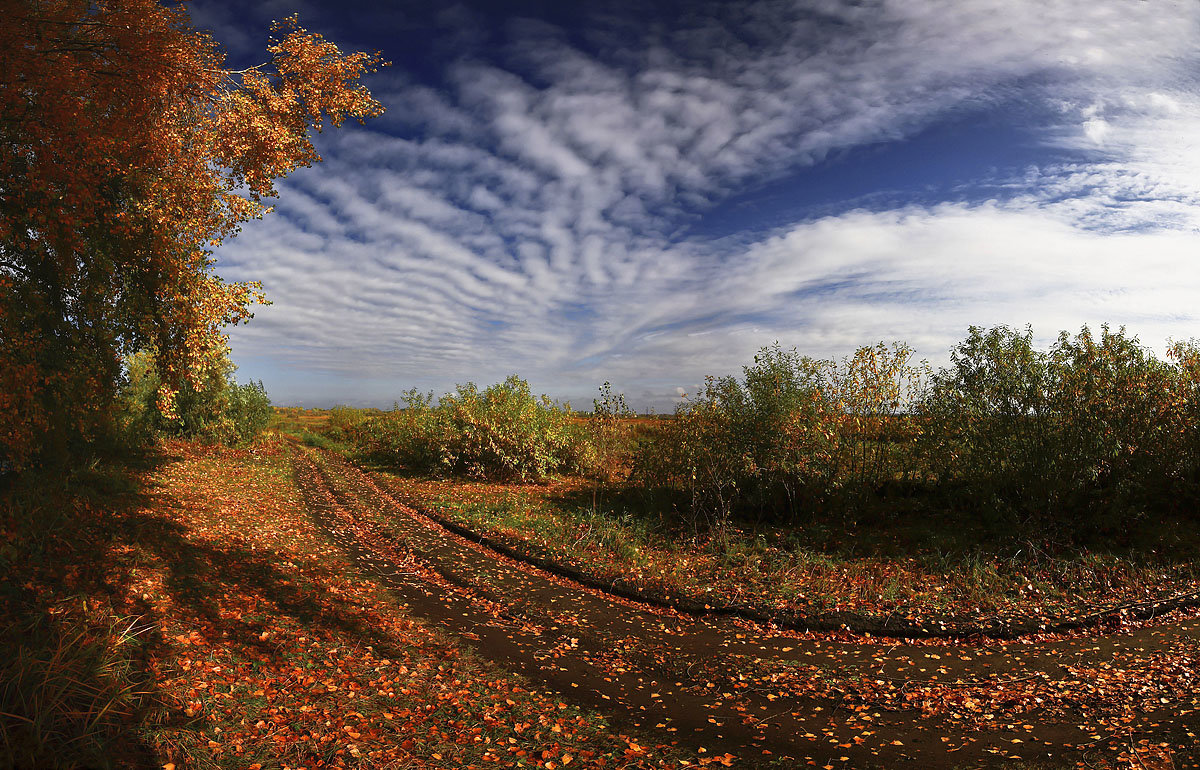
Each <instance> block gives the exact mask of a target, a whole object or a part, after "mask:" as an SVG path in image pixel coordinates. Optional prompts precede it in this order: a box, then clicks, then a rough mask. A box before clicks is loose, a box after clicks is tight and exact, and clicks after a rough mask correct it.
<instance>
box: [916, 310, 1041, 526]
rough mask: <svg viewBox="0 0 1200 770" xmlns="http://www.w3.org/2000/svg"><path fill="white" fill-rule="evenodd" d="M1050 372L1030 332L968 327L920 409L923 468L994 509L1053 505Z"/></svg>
mask: <svg viewBox="0 0 1200 770" xmlns="http://www.w3.org/2000/svg"><path fill="white" fill-rule="evenodd" d="M1050 377H1051V372H1050V363H1049V359H1048V356H1047V355H1046V354H1045V353H1043V352H1041V351H1038V350H1035V349H1034V347H1033V330H1032V329H1030V328H1028V327H1027V328H1026V329H1025V330H1024V331H1023V332H1019V331H1016V330H1015V329H1011V328H1009V327H1007V326H997V327H995V328H993V329H990V330H988V331H984V330H983V329H982V328H980V327H977V326H972V327H970V329H969V330H968V334H967V338H966V339H965V340H963V341H962V342H960V343H959V344H958V345H957V346H956V347H955V348H954V349H953V350H951V351H950V366H949V367H948V368H943V369H941V370H940V371H938V372H937V374H936V375H934V377H933V379H932V382H931V385H930V388H929V390H928V392H927V393H926V395H925V398H923V399H922V400H921V401H920V403H919V404H918V406H917V413H918V415H919V421H920V422H921V423H922V424H923V426H924V427H925V432H924V435H923V440H922V442H921V449H922V452H923V455H924V459H925V465H926V467H927V468H929V469H930V472H931V473H932V474H933V476H934V477H935V478H936V480H937V481H939V482H941V483H942V485H943V487H944V486H946V485H947V484H948V483H953V484H955V485H956V486H957V487H958V488H959V489H960V490H961V491H962V493H963V494H965V495H966V496H968V497H969V498H970V499H971V500H972V501H973V502H975V503H982V504H985V505H986V506H987V508H988V510H991V511H993V512H995V510H996V509H997V506H999V507H1001V508H1003V507H1004V506H1005V505H1011V504H1013V503H1015V502H1017V501H1029V502H1030V503H1032V504H1033V506H1034V507H1035V508H1038V509H1039V510H1044V509H1045V507H1046V506H1047V505H1050V504H1052V503H1053V501H1054V498H1055V497H1056V495H1057V492H1056V491H1055V490H1051V489H1049V488H1048V487H1047V480H1048V479H1049V478H1050V477H1051V476H1052V474H1053V473H1054V469H1055V467H1056V465H1057V459H1056V458H1055V446H1054V442H1053V438H1052V435H1051V427H1052V426H1051V421H1050V416H1051V395H1052V389H1053V388H1052V384H1051V381H1050ZM1034 501H1037V502H1034Z"/></svg>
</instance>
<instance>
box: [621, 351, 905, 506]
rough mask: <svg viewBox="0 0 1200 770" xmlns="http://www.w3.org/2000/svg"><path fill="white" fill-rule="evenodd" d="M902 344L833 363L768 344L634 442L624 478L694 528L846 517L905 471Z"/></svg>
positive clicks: (711, 382)
mask: <svg viewBox="0 0 1200 770" xmlns="http://www.w3.org/2000/svg"><path fill="white" fill-rule="evenodd" d="M911 357H912V351H911V349H910V348H908V347H907V346H906V345H903V344H896V345H893V346H891V347H888V346H885V345H883V344H882V343H881V344H879V345H876V346H874V347H866V348H861V349H860V350H859V351H857V352H856V353H855V355H854V356H852V357H850V358H847V359H844V360H842V361H841V362H834V361H828V360H818V359H813V358H808V357H805V356H801V355H800V354H799V353H798V352H797V351H796V350H795V349H792V350H790V351H789V350H784V349H782V348H781V347H780V346H779V345H778V343H777V344H775V345H773V346H771V347H767V348H763V349H762V350H760V351H759V352H758V354H757V355H756V356H755V357H754V363H753V364H752V365H750V366H747V367H745V368H744V369H743V378H742V380H741V381H739V380H738V379H736V378H734V377H722V378H711V377H710V378H708V379H707V380H706V381H705V386H704V389H703V391H701V393H700V394H699V395H698V396H697V397H696V398H693V399H689V400H687V401H685V402H684V403H682V404H681V405H680V406H679V408H678V409H677V411H676V415H675V419H674V420H673V421H670V422H668V423H667V424H666V425H664V426H663V427H662V429H661V430H660V431H658V432H657V433H656V435H655V436H654V437H653V439H652V440H650V441H647V442H645V443H644V444H643V446H642V448H641V449H640V450H639V452H638V457H637V459H636V462H635V474H636V475H637V477H638V478H639V480H640V481H641V482H642V483H643V484H646V485H647V486H650V487H653V488H660V489H668V490H674V491H676V492H677V493H681V494H683V495H684V496H685V497H686V499H687V508H688V510H689V512H690V514H691V516H692V521H693V523H699V522H700V521H703V520H707V521H708V522H709V523H710V524H716V523H721V522H724V521H725V520H727V519H728V517H729V516H730V515H732V514H733V512H734V511H736V510H739V509H740V510H742V511H753V512H755V513H757V514H758V515H759V517H771V518H789V517H796V516H798V515H800V514H802V513H809V514H811V513H817V512H825V513H829V512H833V511H837V512H839V513H841V514H842V515H847V514H848V513H849V512H851V511H852V510H853V509H856V508H858V507H860V506H861V503H862V501H863V499H864V497H865V496H866V495H869V494H872V493H874V491H875V490H876V489H877V488H878V487H880V486H881V485H883V484H884V483H885V482H887V481H889V480H891V479H894V478H897V477H900V476H905V475H906V474H909V473H911V472H912V463H911V456H912V452H911V451H910V449H909V447H910V445H911V443H912V441H913V439H914V438H915V431H914V430H912V428H911V420H907V419H906V418H905V417H904V415H903V414H902V412H903V411H904V410H905V408H906V407H907V405H908V403H909V402H910V401H911V400H912V399H914V398H917V397H919V395H920V388H921V385H922V376H921V375H922V372H921V370H918V369H916V368H914V367H912V366H910V365H909V362H910V359H911Z"/></svg>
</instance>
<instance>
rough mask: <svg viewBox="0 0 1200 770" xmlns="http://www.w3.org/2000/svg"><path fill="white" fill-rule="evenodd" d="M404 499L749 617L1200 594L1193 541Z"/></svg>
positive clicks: (435, 495) (551, 487)
mask: <svg viewBox="0 0 1200 770" xmlns="http://www.w3.org/2000/svg"><path fill="white" fill-rule="evenodd" d="M375 477H376V479H377V480H380V481H382V482H384V483H385V484H386V485H387V486H388V488H389V489H390V490H391V491H392V492H393V493H394V494H396V495H397V496H398V497H399V498H400V499H403V500H405V501H407V502H409V503H411V504H413V505H415V506H417V507H419V508H424V509H427V510H430V511H431V512H434V513H436V514H437V515H439V516H441V517H444V518H446V519H447V520H450V521H453V522H455V523H458V524H461V525H463V526H466V527H468V528H470V529H472V530H474V531H476V532H479V533H480V534H483V535H486V536H488V537H489V538H491V539H493V540H495V541H497V542H501V543H503V544H505V545H507V546H509V547H511V548H513V549H515V550H517V551H519V552H523V553H525V554H526V555H528V556H531V557H535V558H540V559H549V560H552V561H555V562H558V563H561V564H564V565H567V566H570V567H572V568H574V569H577V570H580V571H582V572H584V573H587V574H588V575H590V576H592V577H593V578H595V579H597V580H599V581H602V582H604V583H619V584H622V585H625V586H626V587H629V588H633V589H636V590H639V591H641V592H643V593H644V594H646V595H649V596H657V597H660V598H672V597H675V598H685V599H690V600H694V601H697V602H699V603H711V604H712V605H735V606H746V607H750V608H753V609H756V610H760V611H766V612H777V611H781V612H784V613H794V614H797V615H799V616H801V617H804V616H810V617H811V616H816V615H821V614H832V613H838V614H843V613H844V614H853V615H857V616H865V617H869V618H874V619H876V620H880V621H882V620H884V619H895V620H907V621H911V622H914V623H915V622H921V623H923V622H926V621H937V620H938V619H943V618H953V619H957V620H959V621H967V622H972V621H975V622H980V623H983V622H989V621H993V620H997V619H998V620H1001V621H1010V620H1011V621H1023V620H1026V619H1039V618H1045V619H1051V618H1057V617H1071V616H1076V615H1082V614H1086V613H1088V612H1091V611H1094V610H1096V609H1098V608H1103V607H1108V606H1112V605H1116V604H1123V603H1130V602H1140V601H1146V600H1148V599H1151V598H1154V599H1161V598H1164V597H1172V596H1178V595H1181V594H1184V593H1187V592H1193V591H1196V590H1197V589H1198V588H1200V585H1198V583H1200V575H1198V574H1197V571H1196V569H1197V564H1198V563H1200V562H1197V561H1196V560H1195V559H1194V558H1188V557H1187V554H1188V553H1192V554H1195V553H1196V552H1197V551H1198V550H1200V546H1198V544H1197V543H1196V542H1193V541H1192V540H1187V538H1188V537H1192V538H1193V540H1194V531H1193V530H1192V529H1191V528H1186V527H1185V528H1174V527H1167V526H1163V527H1162V530H1163V532H1164V537H1174V538H1176V539H1177V541H1178V542H1175V543H1166V542H1158V543H1155V544H1154V547H1152V548H1151V547H1147V548H1146V549H1145V552H1144V553H1143V554H1141V555H1134V553H1133V552H1132V551H1127V552H1126V553H1124V554H1121V553H1115V552H1111V553H1104V552H1100V551H1085V550H1076V551H1064V552H1060V553H1055V554H1051V553H1049V552H1048V551H1049V549H1048V547H1046V546H1044V545H1042V544H1038V543H1033V542H1023V543H1016V542H1012V541H1010V542H1008V543H1006V544H997V543H995V542H993V541H992V540H991V537H992V536H991V535H989V533H988V532H987V531H986V530H984V529H982V528H981V529H980V530H979V531H977V532H972V531H969V530H968V529H965V528H963V527H962V526H961V525H960V524H956V525H954V526H949V525H946V526H940V525H939V524H938V522H936V521H931V520H929V519H924V520H920V519H915V520H913V521H911V522H909V521H905V520H903V519H902V518H901V519H900V520H898V521H891V522H888V523H887V524H886V525H878V526H875V527H870V526H859V527H858V528H857V529H855V530H854V531H844V530H842V529H841V528H838V527H829V528H825V527H820V526H816V525H809V526H806V527H792V528H785V527H778V528H765V529H763V530H761V531H759V532H751V531H746V530H741V529H737V528H735V527H732V526H729V527H726V528H725V529H724V531H723V532H722V533H721V534H720V535H719V536H714V535H706V536H702V537H701V536H694V535H691V534H689V533H687V532H681V531H680V530H678V529H673V528H672V527H670V526H669V525H668V523H667V521H666V520H665V519H663V518H661V517H659V518H656V517H655V516H654V515H653V514H650V515H647V514H645V513H644V512H639V513H636V514H635V513H633V512H631V511H634V510H637V506H638V504H637V503H634V504H631V505H628V506H626V505H622V502H621V497H620V495H612V494H611V493H608V494H606V493H605V491H604V490H603V489H601V490H599V491H593V490H594V489H595V488H594V487H591V486H589V484H588V483H587V482H585V481H582V480H579V479H569V478H568V479H559V480H555V481H552V482H550V483H549V484H545V485H540V486H530V485H505V484H490V483H481V482H473V481H465V480H461V479H430V478H426V477H419V476H410V475H402V474H401V475H397V474H391V473H383V472H380V473H376V474H375Z"/></svg>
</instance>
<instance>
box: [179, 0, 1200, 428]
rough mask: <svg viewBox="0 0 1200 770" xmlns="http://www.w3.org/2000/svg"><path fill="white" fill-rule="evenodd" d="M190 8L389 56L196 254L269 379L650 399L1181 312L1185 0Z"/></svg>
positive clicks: (380, 394) (383, 399)
mask: <svg viewBox="0 0 1200 770" xmlns="http://www.w3.org/2000/svg"><path fill="white" fill-rule="evenodd" d="M647 6H649V7H647ZM189 7H190V9H191V12H192V16H193V19H194V21H195V22H196V24H197V26H201V27H205V28H209V29H211V30H213V32H214V33H215V35H216V37H217V38H218V40H220V41H221V42H222V43H223V44H224V45H225V46H226V47H227V49H228V50H229V52H230V61H231V63H235V64H245V63H253V62H254V61H256V60H257V59H258V58H260V57H261V53H260V52H261V51H262V50H263V47H264V46H265V39H266V34H267V28H268V26H269V23H270V21H271V20H272V19H274V18H283V17H285V16H288V15H290V14H292V13H298V14H299V15H300V19H301V22H302V23H303V24H304V25H305V26H307V27H309V28H310V29H313V30H315V31H320V32H322V33H323V34H325V35H326V36H327V37H329V38H331V39H333V40H335V41H337V42H338V43H339V44H341V45H342V46H343V47H344V48H362V49H370V50H381V51H382V52H383V54H384V56H385V58H387V59H389V60H390V61H391V62H392V66H391V67H389V68H387V69H385V70H383V71H382V72H380V73H379V74H377V75H374V76H372V77H371V79H370V80H369V85H370V87H371V88H372V90H373V92H374V93H375V95H376V97H377V98H379V99H380V101H382V102H383V103H384V105H385V106H386V107H387V109H388V112H387V114H386V115H385V116H383V117H382V118H380V119H377V120H373V121H370V122H369V123H368V124H367V125H366V126H362V127H359V126H354V127H350V128H346V129H343V130H340V131H335V132H327V133H325V134H323V135H321V137H320V138H319V140H318V146H319V149H320V150H321V152H322V154H323V155H324V157H325V162H324V163H322V164H319V165H317V166H314V167H313V168H311V169H304V170H301V171H300V172H298V173H296V174H294V175H292V176H291V177H289V178H288V179H286V180H284V181H283V182H282V183H281V184H280V185H279V189H280V192H281V197H280V199H279V201H278V203H277V206H276V211H275V213H274V214H271V215H269V216H268V217H267V218H265V219H264V220H262V221H260V222H252V223H250V224H249V225H248V226H246V227H245V228H244V230H243V233H242V234H241V235H240V236H238V237H237V238H236V239H233V240H231V241H229V242H227V243H226V244H224V245H222V246H221V247H220V248H219V249H218V251H217V257H218V260H219V270H220V272H221V273H222V275H224V276H225V277H227V278H230V279H236V280H250V279H258V280H262V282H263V284H264V285H265V287H266V289H267V292H268V294H269V296H270V298H271V299H272V300H273V302H274V304H273V305H272V306H270V307H268V308H264V309H262V310H260V311H259V313H258V314H257V317H256V318H255V319H254V320H253V321H252V322H251V323H250V324H249V325H247V326H244V327H238V328H237V329H236V330H234V331H233V332H232V334H231V344H232V347H233V355H234V360H235V362H237V363H238V364H239V366H240V370H239V376H240V377H241V378H243V379H245V378H253V379H262V380H264V381H265V383H266V385H267V388H268V391H269V392H270V393H271V395H272V398H273V399H274V401H275V402H276V403H280V404H303V405H310V406H327V405H330V404H333V403H336V402H341V403H353V404H368V405H377V406H387V405H390V404H391V403H392V401H393V400H394V399H395V398H397V397H398V396H399V394H400V393H401V392H402V391H403V390H406V389H408V388H410V387H414V386H415V387H418V388H422V389H431V390H434V391H436V392H442V391H445V390H448V389H450V388H452V387H453V385H454V384H455V383H458V382H466V381H468V380H470V381H474V382H477V383H480V384H486V383H491V382H495V381H499V380H501V379H503V378H504V377H505V376H507V375H508V374H511V373H514V372H515V373H519V374H521V375H522V376H524V377H525V378H526V379H528V380H529V381H530V383H531V385H532V386H533V388H534V389H535V390H537V391H539V392H546V393H549V394H551V395H553V396H555V397H558V398H568V399H571V400H572V401H573V402H575V403H576V405H578V406H583V407H587V406H589V405H590V402H591V398H592V397H593V396H594V395H595V393H596V387H597V386H598V385H599V384H600V383H602V382H604V381H605V380H609V381H611V382H612V383H613V385H614V386H615V387H616V388H617V389H619V390H622V391H624V392H625V393H626V394H627V395H628V397H629V399H630V401H631V403H632V404H633V405H635V406H637V407H638V408H642V409H645V408H649V407H653V408H655V409H658V410H660V411H664V410H670V409H671V408H673V405H674V404H675V403H676V402H677V400H678V398H679V394H680V393H682V392H692V391H694V390H695V388H696V386H697V384H698V383H699V382H701V381H702V380H703V377H704V375H705V374H727V373H733V372H737V371H738V370H739V368H740V367H741V366H742V365H743V364H745V363H747V362H748V361H750V359H751V358H752V356H753V354H754V352H755V350H757V349H758V348H760V347H762V346H764V345H768V344H771V343H772V342H774V341H776V340H778V341H779V342H780V343H782V344H783V345H784V346H787V347H790V346H796V347H797V348H799V349H800V350H801V351H802V352H804V353H807V354H810V355H814V356H823V357H829V356H842V355H848V354H850V353H851V352H853V350H854V349H855V348H856V347H859V346H861V345H867V344H872V343H875V342H878V341H881V340H883V341H888V342H890V341H893V340H903V341H907V342H908V343H909V344H911V345H912V346H913V347H915V348H916V349H917V351H918V353H919V354H920V355H921V356H924V357H927V358H929V359H930V360H931V361H932V362H934V363H935V364H937V363H940V362H942V361H944V360H945V358H946V352H947V350H948V349H949V348H950V346H951V345H953V344H954V342H955V341H957V340H959V339H961V338H962V337H963V336H964V334H965V331H966V328H967V326H968V325H970V324H976V325H984V326H990V325H994V324H1001V323H1004V324H1010V325H1017V326H1024V325H1025V324H1027V323H1028V324H1032V325H1033V327H1034V330H1035V332H1036V333H1037V335H1038V336H1039V337H1040V338H1042V339H1044V340H1046V341H1047V342H1048V341H1049V340H1051V339H1052V338H1053V337H1054V336H1056V334H1057V332H1058V330H1060V329H1070V330H1076V329H1078V328H1079V327H1080V326H1081V325H1082V324H1085V323H1088V324H1092V325H1098V324H1099V323H1101V322H1106V321H1107V322H1110V323H1112V324H1114V325H1121V324H1124V325H1126V326H1127V327H1128V329H1129V330H1130V331H1132V332H1134V333H1136V334H1138V335H1140V337H1141V338H1142V340H1143V341H1144V342H1145V343H1147V344H1149V345H1151V346H1154V347H1157V348H1159V349H1160V350H1161V349H1162V348H1163V344H1164V343H1165V341H1166V340H1167V339H1168V338H1173V339H1188V338H1192V337H1197V336H1200V237H1198V233H1197V225H1198V223H1200V89H1198V82H1197V74H1196V73H1200V67H1198V66H1197V65H1198V64H1200V61H1198V59H1200V54H1198V51H1200V46H1197V43H1200V4H1198V3H1195V2H1190V1H1188V2H1167V1H1166V0H1146V1H1145V2H1129V1H1128V0H1113V1H1111V2H1109V1H1107V0H1056V2H1049V3H1048V2H1045V1H1044V0H1035V1H1030V2H1026V1H1025V0H863V1H860V2H853V3H851V2H841V1H838V0H811V1H809V2H782V1H777V0H765V1H763V2H738V3H727V2H715V3H697V2H674V3H633V2H630V3H600V2H581V3H561V2H533V1H532V0H531V1H529V2H513V3H500V2H479V3H470V2H465V3H460V4H440V3H428V2H421V3H416V2H378V3H371V2H364V1H360V0H344V1H343V2H337V3H322V2H315V0H306V1H305V2H273V1H269V2H263V3H257V4H242V3H222V2H218V1H217V0H198V1H197V2H193V3H190V4H189Z"/></svg>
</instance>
